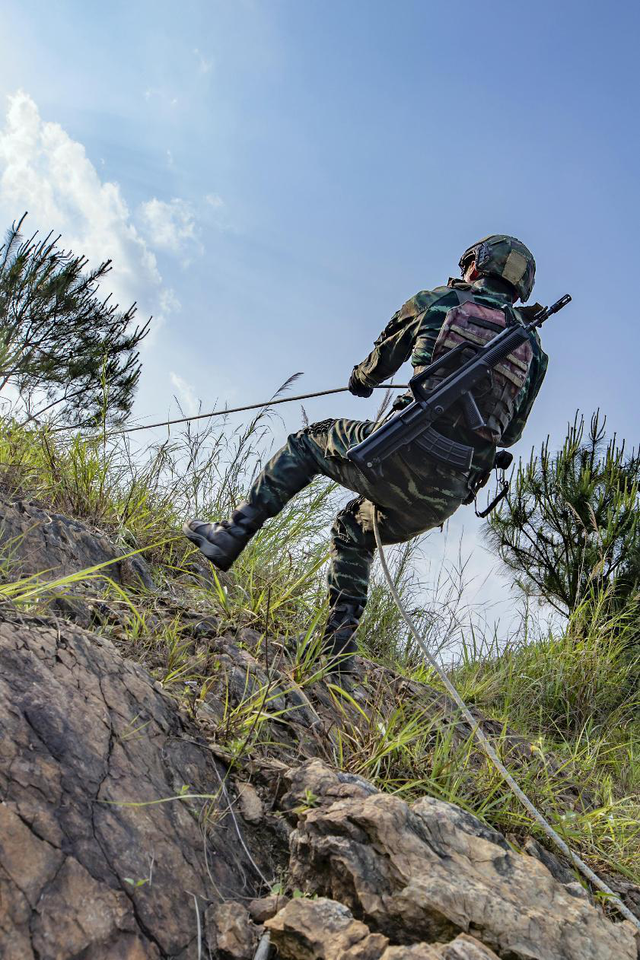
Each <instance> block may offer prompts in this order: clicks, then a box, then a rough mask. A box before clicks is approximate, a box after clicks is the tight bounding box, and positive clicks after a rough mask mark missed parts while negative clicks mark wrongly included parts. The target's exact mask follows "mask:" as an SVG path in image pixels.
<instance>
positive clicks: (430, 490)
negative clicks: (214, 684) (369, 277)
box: [248, 277, 547, 606]
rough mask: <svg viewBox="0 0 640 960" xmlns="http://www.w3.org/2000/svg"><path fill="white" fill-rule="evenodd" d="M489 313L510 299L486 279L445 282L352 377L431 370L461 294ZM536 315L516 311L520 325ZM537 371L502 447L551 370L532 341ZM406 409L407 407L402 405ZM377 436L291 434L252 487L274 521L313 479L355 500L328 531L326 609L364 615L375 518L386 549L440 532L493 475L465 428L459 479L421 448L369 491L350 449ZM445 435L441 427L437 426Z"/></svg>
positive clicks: (491, 453) (363, 379)
mask: <svg viewBox="0 0 640 960" xmlns="http://www.w3.org/2000/svg"><path fill="white" fill-rule="evenodd" d="M458 290H464V291H465V292H467V293H469V294H471V296H472V298H473V300H474V301H475V302H477V303H479V304H482V305H485V306H490V307H496V306H498V307H504V306H505V305H507V304H509V305H510V304H512V302H513V298H512V297H511V296H509V294H508V293H507V292H505V289H504V287H503V286H502V285H501V284H500V283H499V282H496V281H494V280H493V278H491V277H481V278H480V279H479V280H477V281H476V282H475V283H473V284H468V283H464V282H462V281H459V280H450V281H449V284H448V285H447V286H444V287H436V288H435V289H434V290H423V291H421V292H420V293H418V294H416V296H415V297H412V298H411V300H408V301H407V303H405V305H404V306H403V307H402V308H401V309H400V310H399V311H398V312H397V313H396V314H394V316H393V317H392V318H391V320H390V322H389V323H388V325H387V327H386V328H385V329H384V330H383V332H382V333H381V334H380V336H379V337H378V339H377V340H376V341H375V346H374V349H373V350H372V352H371V353H370V354H369V356H368V357H367V358H366V360H363V362H362V363H361V364H359V365H358V366H357V367H355V368H354V375H355V378H356V380H357V381H359V382H360V383H361V384H362V385H363V386H365V387H373V386H376V385H378V384H380V383H382V382H383V381H384V380H387V379H388V378H389V377H391V376H392V375H393V374H394V373H395V372H396V371H397V370H398V369H399V367H400V366H401V365H402V364H403V363H404V362H405V361H406V360H408V359H409V358H411V363H412V364H413V366H414V367H415V368H417V370H420V369H422V368H423V367H425V366H426V365H427V364H429V362H430V361H431V356H432V353H433V348H434V344H435V341H436V338H437V335H438V331H439V330H440V327H441V326H442V323H443V320H444V318H445V315H446V313H447V311H448V310H449V309H451V307H454V306H456V305H457V304H458V303H459V302H460V297H459V296H458V293H457V291H458ZM535 309H537V305H536V306H534V307H524V308H523V307H521V308H519V310H517V311H516V312H518V313H520V314H521V316H523V319H524V316H526V313H527V312H529V311H533V310H535ZM532 347H533V362H532V364H531V368H530V370H529V374H528V379H527V382H526V384H525V387H524V389H523V390H522V394H521V396H520V397H519V399H518V405H517V409H516V414H515V416H514V418H513V420H512V422H511V424H510V425H509V427H508V429H507V431H506V433H505V434H504V436H503V438H502V440H501V446H510V445H511V444H513V443H515V442H516V441H517V440H518V439H519V438H520V436H521V434H522V430H523V428H524V425H525V422H526V420H527V417H528V416H529V413H530V411H531V407H532V406H533V402H534V400H535V398H536V395H537V393H538V390H539V389H540V386H541V384H542V380H543V378H544V374H545V371H546V367H547V357H546V355H545V353H544V352H543V351H542V348H541V346H540V340H539V338H538V336H537V334H532ZM406 402H409V397H407V399H406ZM375 427H376V424H375V423H374V422H373V421H357V420H324V421H321V422H320V423H315V424H312V425H311V426H309V427H307V428H306V429H304V430H301V431H299V432H298V433H294V434H291V436H290V437H289V438H288V441H287V443H286V444H285V446H284V447H283V448H282V449H281V450H280V451H278V453H276V454H275V456H274V457H273V458H272V459H271V460H270V462H269V463H268V464H267V466H266V467H265V468H264V470H263V471H262V473H261V474H260V476H259V477H258V478H257V480H256V481H255V483H254V484H253V486H252V488H251V491H250V493H249V496H248V502H249V503H250V504H251V505H252V506H253V507H255V508H256V510H257V511H259V512H261V513H264V514H267V515H268V516H275V514H277V513H278V512H279V511H280V510H281V509H282V508H283V507H284V505H285V504H286V503H287V502H288V501H289V500H290V499H291V498H292V497H293V496H294V495H295V494H296V493H298V491H299V490H302V488H303V487H305V486H306V485H307V484H308V483H310V481H311V480H312V479H313V478H314V477H315V476H317V475H319V474H320V475H322V476H325V477H330V478H331V479H332V480H335V481H337V482H338V483H340V484H342V486H344V487H347V488H348V489H349V490H353V491H354V493H357V494H359V496H358V497H357V498H356V499H355V500H352V501H351V502H350V503H348V504H347V506H346V507H345V508H344V509H343V510H341V511H340V513H339V514H338V516H337V517H336V520H335V523H334V525H333V528H332V556H331V565H330V569H329V578H328V579H329V591H330V600H331V602H332V603H335V602H336V601H337V600H338V599H343V600H344V599H347V600H349V601H352V602H353V603H355V604H357V605H359V606H364V604H365V602H366V597H367V584H368V579H369V570H370V567H371V562H372V559H373V554H374V550H375V541H374V535H373V526H372V517H373V511H374V509H375V508H377V509H378V523H379V528H380V535H381V538H382V542H383V543H385V544H392V543H401V542H404V541H406V540H409V539H410V538H411V537H413V536H415V535H416V534H418V533H422V532H424V531H425V530H430V529H432V528H433V527H437V526H440V525H441V524H442V523H444V521H445V520H446V519H447V518H448V517H450V516H451V515H452V514H453V513H454V512H455V510H456V509H457V508H458V507H459V506H460V504H461V503H463V502H464V501H465V500H467V498H468V496H469V494H470V492H471V491H472V490H473V488H474V484H475V483H476V482H477V481H478V479H479V477H481V476H482V475H483V474H486V471H487V470H490V469H491V466H492V464H493V460H494V458H495V452H496V448H495V446H494V444H492V443H490V442H488V441H485V440H482V439H481V438H479V437H478V436H477V434H474V433H472V432H471V431H469V430H468V429H467V428H466V427H465V426H457V427H456V428H455V431H453V432H450V435H451V437H452V439H455V440H458V441H459V442H461V443H466V444H469V445H471V446H473V447H474V458H473V466H472V469H471V471H470V473H469V474H462V473H460V472H458V471H456V470H453V469H450V468H448V467H447V466H445V465H444V464H441V463H439V462H436V461H435V460H432V459H430V458H429V457H427V456H426V454H424V453H423V452H422V451H421V450H420V449H419V448H417V447H415V448H413V449H412V448H409V449H407V448H405V452H403V453H402V454H400V453H396V454H395V455H394V456H393V457H391V458H389V459H388V460H387V461H386V462H385V465H384V473H383V477H382V479H381V480H380V481H378V482H376V483H375V484H372V483H370V482H369V481H368V480H367V479H366V478H365V477H364V476H363V475H362V474H361V473H360V471H359V470H358V468H357V467H356V466H355V464H353V463H352V462H351V461H350V460H348V459H347V458H346V452H347V450H348V449H349V447H351V446H353V445H354V444H356V443H359V442H360V441H361V440H364V439H365V437H367V436H368V435H369V434H370V433H371V432H372V431H373V430H374V429H375ZM438 429H439V430H440V432H441V433H443V434H445V435H446V434H447V426H446V425H444V426H441V425H440V424H438Z"/></svg>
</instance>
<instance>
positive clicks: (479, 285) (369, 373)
mask: <svg viewBox="0 0 640 960" xmlns="http://www.w3.org/2000/svg"><path fill="white" fill-rule="evenodd" d="M456 289H458V290H465V291H470V292H471V293H472V294H473V299H474V301H477V302H478V303H480V304H484V305H486V306H490V307H491V306H492V307H495V306H498V307H502V306H505V304H511V302H512V301H511V300H510V299H509V297H508V296H507V295H506V294H505V293H503V292H502V291H500V290H499V289H498V287H497V286H496V285H494V284H493V283H492V281H491V279H490V278H488V277H481V278H480V279H479V280H476V281H475V283H473V284H469V283H464V282H463V281H461V280H450V281H449V284H448V285H447V286H445V287H436V288H435V289H434V290H421V291H420V293H417V294H416V295H415V297H412V298H411V299H410V300H407V302H406V303H405V304H404V306H403V307H401V309H400V310H398V312H397V313H395V314H394V315H393V317H392V318H391V320H390V321H389V323H388V324H387V326H386V327H385V329H384V330H383V331H382V333H381V334H380V336H379V337H378V339H377V340H376V341H375V345H374V348H373V350H372V351H371V353H370V354H369V356H368V357H367V358H366V360H363V361H362V363H360V364H358V366H357V367H355V368H354V369H355V374H356V378H357V379H358V380H360V381H361V383H363V384H364V385H365V386H369V387H372V386H377V385H378V384H380V383H382V382H383V381H384V380H387V379H388V378H389V377H391V376H392V375H393V374H394V373H395V372H396V371H397V370H398V369H399V368H400V367H401V366H402V364H403V363H404V362H405V361H406V360H408V359H409V358H411V363H412V364H413V366H414V367H424V366H426V365H427V364H429V363H430V362H431V356H432V354H433V348H434V345H435V342H436V339H437V336H438V332H439V330H440V327H441V326H442V323H443V321H444V318H445V316H446V314H447V311H448V310H450V309H451V307H455V306H456V305H457V304H458V303H459V298H458V296H457V295H456ZM539 308H540V305H539V304H534V305H533V306H530V307H520V308H517V309H516V313H518V314H519V315H520V317H521V318H522V320H523V321H525V322H526V321H527V320H528V319H530V314H531V313H533V312H535V311H536V310H538V309H539ZM531 345H532V347H533V362H532V364H531V367H530V369H529V374H528V377H527V382H526V383H525V386H524V388H523V389H522V392H521V395H520V397H518V399H517V406H516V412H515V416H514V417H513V420H512V421H511V423H510V424H509V426H508V427H507V430H506V432H505V433H504V435H503V437H502V440H501V443H500V446H504V447H510V446H511V445H512V444H513V443H516V441H517V440H519V439H520V437H521V436H522V431H523V430H524V426H525V423H526V422H527V418H528V416H529V414H530V413H531V408H532V407H533V403H534V401H535V399H536V396H537V395H538V391H539V390H540V387H541V385H542V381H543V380H544V375H545V373H546V371H547V364H548V357H547V355H546V353H545V352H544V351H543V349H542V346H541V343H540V338H539V336H538V334H537V333H532V334H531ZM442 432H443V433H445V432H446V431H445V430H443V431H442ZM454 439H457V440H459V441H460V442H462V443H468V444H471V445H472V446H473V447H474V448H475V453H474V466H475V467H476V468H480V469H486V468H488V467H490V466H491V464H492V463H493V458H494V456H495V447H494V445H493V444H492V443H490V442H488V441H486V440H483V439H481V438H479V437H478V436H477V434H473V433H472V432H471V431H469V430H468V429H467V428H466V427H458V428H457V430H456V436H455V438H454Z"/></svg>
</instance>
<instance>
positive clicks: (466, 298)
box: [426, 290, 533, 444]
mask: <svg viewBox="0 0 640 960" xmlns="http://www.w3.org/2000/svg"><path fill="white" fill-rule="evenodd" d="M457 292H458V296H459V297H460V299H461V301H462V302H461V303H460V304H459V305H458V306H455V307H452V308H451V309H450V310H449V311H448V312H447V314H446V316H445V319H444V322H443V324H442V327H441V328H440V332H439V333H438V337H437V339H436V342H435V345H434V348H433V355H432V363H435V362H436V361H437V360H440V359H441V358H442V357H444V356H445V355H446V354H447V353H448V352H449V351H450V350H453V349H455V348H456V347H460V346H461V345H464V344H465V343H466V344H469V346H471V345H473V346H474V347H483V346H485V345H486V344H487V343H489V341H490V340H493V338H494V337H495V336H497V335H498V334H499V333H502V331H503V330H504V329H505V328H506V327H508V326H513V325H515V324H517V323H519V321H518V319H517V318H516V315H515V312H514V310H513V308H512V307H510V306H506V305H505V307H504V308H500V307H488V306H484V305H482V304H479V303H475V302H474V301H473V300H472V299H471V297H470V295H469V294H467V293H466V291H462V290H459V291H457ZM471 352H472V351H465V350H464V349H462V350H461V351H460V352H459V353H460V355H459V358H458V360H457V366H461V365H462V364H463V363H464V362H465V361H466V360H467V359H468V358H469V355H470V354H471ZM452 360H453V358H452ZM532 360H533V348H532V346H531V342H530V341H529V340H527V341H526V342H525V343H522V344H521V345H520V346H519V347H517V348H516V349H515V350H513V352H512V353H510V354H509V356H508V357H506V358H505V359H504V360H502V361H501V362H500V363H498V364H497V365H496V366H495V367H493V369H491V370H489V371H488V373H487V377H486V381H485V382H484V383H479V384H478V385H477V387H476V388H475V390H474V396H475V400H476V403H477V405H478V408H479V410H480V413H481V414H482V417H483V419H484V422H485V425H484V426H483V427H480V428H478V429H476V430H475V431H474V432H475V433H477V434H478V436H480V437H482V438H483V439H485V440H489V441H490V442H491V443H495V444H499V443H500V440H501V439H502V435H503V434H504V432H505V430H506V429H507V427H508V426H509V424H510V423H511V420H512V419H513V415H514V413H515V409H516V400H517V398H518V395H519V393H520V392H521V390H522V389H523V387H524V385H525V383H526V380H527V375H528V373H529V368H530V367H531V362H532ZM452 369H455V367H454V366H453V364H452V365H451V366H450V365H447V366H446V367H441V369H440V370H437V371H434V374H433V376H432V377H430V378H429V380H428V382H427V384H426V388H427V390H433V389H435V388H436V387H437V386H438V384H439V383H440V382H441V381H442V380H443V379H444V378H445V377H446V376H447V375H448V374H450V373H451V370H452ZM443 420H445V421H446V422H447V423H449V424H451V425H452V426H458V424H460V423H464V416H463V412H462V409H461V407H460V405H459V404H455V405H454V406H453V407H452V408H451V409H450V410H449V411H448V412H447V413H446V414H445V415H444V417H443Z"/></svg>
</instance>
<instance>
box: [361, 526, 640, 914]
mask: <svg viewBox="0 0 640 960" xmlns="http://www.w3.org/2000/svg"><path fill="white" fill-rule="evenodd" d="M377 514H378V511H377V510H374V513H373V532H374V535H375V538H376V545H377V547H378V553H379V555H380V563H381V565H382V572H383V573H384V576H385V579H386V581H387V583H388V585H389V589H390V590H391V595H392V596H393V599H394V600H395V603H396V606H397V608H398V610H399V611H400V613H401V614H402V617H403V619H404V621H405V623H406V624H407V626H408V627H409V630H410V631H411V635H412V636H413V638H414V640H415V641H416V643H417V644H418V646H419V647H420V649H421V650H422V652H423V653H424V655H425V657H426V658H427V660H428V662H429V663H430V664H431V666H432V667H433V669H434V670H435V671H436V673H437V674H438V676H439V677H440V679H441V680H442V683H443V684H444V686H445V688H446V690H447V693H448V694H449V696H450V697H451V699H452V700H453V701H454V702H455V703H456V705H457V707H458V709H459V710H460V712H461V714H462V716H463V717H464V719H465V720H466V721H467V723H468V724H469V726H470V727H471V731H472V733H473V735H474V736H475V738H476V739H477V741H478V743H479V744H480V747H481V748H482V750H483V751H484V753H485V754H486V755H487V757H488V758H489V760H491V762H492V763H493V765H494V766H495V768H496V770H498V772H499V773H500V775H501V777H502V778H503V779H504V780H505V782H506V783H507V784H508V785H509V787H510V788H511V790H512V791H513V793H514V794H515V795H516V797H517V798H518V800H519V801H520V803H521V804H522V805H523V806H524V807H525V809H526V810H528V811H529V813H530V814H531V816H532V817H533V819H534V820H535V821H536V823H537V824H538V826H539V827H540V828H541V829H542V830H544V832H545V833H546V835H547V836H548V837H549V839H550V840H551V841H552V842H553V843H555V845H556V846H557V847H558V848H559V849H560V850H561V851H562V853H563V854H564V855H565V857H567V858H568V859H569V860H570V861H571V863H572V864H573V865H574V866H575V867H577V869H578V870H579V871H580V873H582V874H583V876H585V877H586V878H587V880H589V881H591V883H592V884H593V885H594V886H595V887H597V888H598V889H599V890H601V891H602V893H604V894H606V896H607V898H608V900H609V902H610V903H613V904H615V906H616V907H617V908H618V910H619V911H620V913H621V914H622V916H623V917H624V918H625V920H629V921H630V922H631V923H632V924H634V926H635V927H636V928H637V929H638V930H640V919H638V917H636V916H635V914H633V913H632V912H631V910H629V908H628V907H626V906H625V904H624V903H623V902H622V900H621V899H620V897H619V896H618V895H617V894H615V893H614V892H613V890H612V889H611V887H609V886H607V884H606V883H605V882H604V880H601V879H600V877H599V876H598V875H597V874H596V873H594V872H593V870H592V869H591V867H589V866H587V864H586V863H585V862H584V860H581V859H580V857H579V856H578V855H577V854H576V853H574V852H573V851H572V850H571V849H570V848H569V847H568V846H567V844H566V843H565V841H564V840H563V839H562V837H561V836H560V835H559V834H558V833H556V831H555V830H554V829H553V827H552V826H551V824H550V823H549V822H548V821H547V820H545V818H544V817H543V816H542V814H541V813H540V811H539V810H538V809H537V808H536V807H535V806H534V805H533V803H532V802H531V800H530V799H529V797H528V796H527V795H526V793H524V791H523V790H522V789H521V787H519V786H518V784H517V783H516V781H515V780H514V779H513V777H512V776H511V774H510V773H509V771H508V770H507V768H506V767H505V765H504V764H503V762H502V760H501V759H500V757H499V756H498V754H497V753H496V751H495V750H494V748H493V746H492V744H491V742H490V740H489V739H488V738H487V737H486V735H485V734H484V732H483V730H482V728H481V727H480V724H479V722H478V721H477V720H475V719H474V717H473V714H472V713H471V711H470V710H469V708H468V707H467V705H466V703H465V702H464V700H463V699H462V697H461V696H460V694H459V693H458V691H457V690H456V688H455V687H454V686H453V684H452V683H451V680H450V679H449V677H448V676H447V674H446V673H445V672H444V670H443V669H442V667H441V666H440V665H439V664H438V663H437V661H436V660H435V659H434V657H433V656H432V655H431V653H430V652H429V649H428V647H427V645H426V643H425V642H424V640H423V639H422V637H421V636H420V634H419V633H418V630H417V628H416V625H415V624H414V622H413V620H412V618H411V617H410V615H409V614H408V613H407V611H406V610H405V608H404V605H403V603H402V600H401V599H400V595H399V593H398V591H397V589H396V585H395V583H394V582H393V578H392V576H391V573H390V572H389V567H388V566H387V561H386V560H385V556H384V550H383V548H382V541H381V539H380V531H379V529H378V515H377Z"/></svg>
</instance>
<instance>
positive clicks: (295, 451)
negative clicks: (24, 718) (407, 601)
mask: <svg viewBox="0 0 640 960" xmlns="http://www.w3.org/2000/svg"><path fill="white" fill-rule="evenodd" d="M375 426H376V424H375V423H374V422H373V421H357V420H323V421H322V422H320V423H314V424H311V426H309V427H307V428H306V429H304V430H300V431H299V432H298V433H293V434H291V435H290V437H289V438H288V440H287V442H286V444H285V445H284V447H282V449H281V450H279V451H278V453H276V454H275V456H274V457H272V459H271V460H270V461H269V463H268V464H267V465H266V467H265V468H264V470H263V471H262V473H261V474H260V476H259V477H258V478H257V479H256V481H255V483H254V484H253V486H252V488H251V491H250V493H249V496H248V500H249V502H250V503H251V504H252V505H253V506H255V507H256V508H258V509H259V510H261V511H262V512H263V513H266V514H267V515H268V516H275V515H276V514H277V513H279V511H280V510H282V508H283V507H284V506H285V504H286V503H287V502H288V501H289V500H290V499H291V498H292V497H293V496H295V494H296V493H298V492H299V491H300V490H302V489H303V488H304V487H306V486H307V484H308V483H310V482H311V480H313V478H314V477H316V476H318V475H319V474H320V475H322V476H325V477H329V478H330V479H331V480H335V481H336V482H337V483H340V484H342V486H344V487H347V488H348V489H349V490H353V491H354V493H357V494H359V496H358V497H356V499H355V500H351V501H350V502H349V503H348V504H347V505H346V507H344V509H343V510H341V511H340V513H339V514H338V516H337V517H336V519H335V522H334V524H333V527H332V530H331V563H330V566H329V574H328V581H329V597H330V601H331V602H332V603H335V602H337V601H338V600H339V599H343V600H348V601H351V600H353V601H354V602H356V603H358V604H360V605H362V606H364V604H365V603H366V599H367V587H368V582H369V572H370V569H371V564H372V561H373V556H374V553H375V537H374V533H373V514H374V510H376V509H377V511H378V527H379V530H380V537H381V540H382V542H383V543H384V544H392V543H403V542H405V541H406V540H410V539H411V538H412V537H414V536H415V535H416V534H418V533H423V532H424V531H425V530H430V529H431V528H433V527H438V526H440V525H441V524H442V523H444V521H445V520H446V519H447V518H448V517H450V516H451V514H452V513H454V512H455V510H457V508H458V507H459V506H460V504H461V503H462V502H463V501H464V500H465V499H466V497H467V496H468V493H469V477H468V476H467V475H464V474H461V473H459V472H456V471H453V470H451V469H449V468H448V467H446V466H445V465H444V464H440V463H438V462H436V461H434V460H430V459H429V458H428V457H427V456H426V455H425V454H424V453H422V451H420V450H419V449H418V448H416V451H415V454H414V453H413V451H409V452H408V453H406V454H405V453H403V454H402V455H400V454H396V455H394V456H393V457H390V458H389V459H388V460H387V461H386V462H385V466H384V474H383V477H382V478H381V479H380V480H377V481H375V482H370V481H369V480H368V479H367V478H366V477H364V476H363V475H362V474H361V473H360V471H359V470H358V468H357V467H356V466H355V464H353V463H352V462H351V461H350V460H348V459H347V457H346V452H347V450H348V449H349V447H351V446H353V445H354V444H356V443H359V442H360V441H361V440H364V439H365V437H367V436H369V434H370V433H371V432H372V431H373V430H374V428H375ZM405 449H406V448H405Z"/></svg>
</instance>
